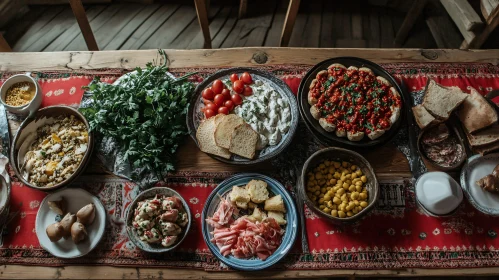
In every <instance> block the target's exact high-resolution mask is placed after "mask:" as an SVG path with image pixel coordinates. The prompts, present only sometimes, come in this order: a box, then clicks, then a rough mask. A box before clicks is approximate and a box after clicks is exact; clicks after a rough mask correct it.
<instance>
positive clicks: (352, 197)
mask: <svg viewBox="0 0 499 280" xmlns="http://www.w3.org/2000/svg"><path fill="white" fill-rule="evenodd" d="M350 198H351V199H352V200H356V199H357V198H359V193H358V192H353V193H352V194H351V195H350Z"/></svg>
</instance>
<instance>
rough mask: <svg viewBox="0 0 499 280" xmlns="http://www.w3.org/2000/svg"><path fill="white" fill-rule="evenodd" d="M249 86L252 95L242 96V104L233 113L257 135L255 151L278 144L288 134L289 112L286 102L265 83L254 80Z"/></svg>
mask: <svg viewBox="0 0 499 280" xmlns="http://www.w3.org/2000/svg"><path fill="white" fill-rule="evenodd" d="M229 82H230V81H229ZM250 86H251V89H252V90H253V94H252V95H251V96H242V98H243V104H241V105H240V106H237V107H236V108H234V113H235V114H236V115H238V116H240V117H241V118H243V119H244V120H245V121H246V122H247V123H248V124H249V125H250V126H251V127H252V128H253V130H255V131H256V132H257V133H258V134H259V136H260V139H259V141H258V144H257V149H258V150H261V149H264V148H265V147H266V146H267V145H270V146H273V145H277V144H279V142H280V141H281V139H282V137H283V135H284V134H286V133H287V132H288V130H289V127H290V126H291V110H290V108H289V104H288V102H287V101H286V100H284V99H283V98H282V96H281V95H280V94H279V93H278V92H277V91H276V90H275V89H274V88H272V87H271V86H270V85H268V84H267V83H264V82H263V81H261V80H255V81H254V83H253V84H251V85H250Z"/></svg>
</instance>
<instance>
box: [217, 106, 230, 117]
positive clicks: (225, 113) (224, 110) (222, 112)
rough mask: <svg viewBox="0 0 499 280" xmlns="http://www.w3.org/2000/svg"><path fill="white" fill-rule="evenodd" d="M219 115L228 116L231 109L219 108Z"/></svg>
mask: <svg viewBox="0 0 499 280" xmlns="http://www.w3.org/2000/svg"><path fill="white" fill-rule="evenodd" d="M218 113H219V114H224V115H228V114H229V108H227V107H223V106H222V107H220V108H218Z"/></svg>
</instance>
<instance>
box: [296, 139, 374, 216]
mask: <svg viewBox="0 0 499 280" xmlns="http://www.w3.org/2000/svg"><path fill="white" fill-rule="evenodd" d="M299 191H300V195H301V196H302V197H303V200H304V202H305V203H306V204H307V206H308V207H309V208H310V209H312V210H314V211H315V212H316V213H317V214H318V215H320V216H321V217H325V218H327V219H328V220H330V221H331V222H333V223H336V224H343V223H351V222H354V221H357V220H359V219H360V218H361V217H362V216H364V215H365V214H367V212H369V211H370V210H371V209H372V208H373V207H374V205H375V204H376V201H377V200H378V197H379V184H378V180H377V179H376V175H375V174H374V170H373V169H372V167H371V165H370V164H369V162H368V161H367V160H366V159H365V158H364V157H363V156H361V155H360V154H358V153H356V152H353V151H350V150H347V149H342V148H326V149H322V150H319V151H317V152H316V153H315V154H313V155H312V156H310V158H308V160H307V161H306V162H305V164H304V166H303V169H302V176H301V179H300V182H299Z"/></svg>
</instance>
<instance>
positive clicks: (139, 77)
mask: <svg viewBox="0 0 499 280" xmlns="http://www.w3.org/2000/svg"><path fill="white" fill-rule="evenodd" d="M161 54H163V55H164V53H161ZM165 61H166V59H165ZM136 71H137V72H136V73H134V74H131V75H129V76H127V77H124V78H123V79H122V80H120V83H119V84H118V85H111V84H107V83H102V82H100V80H99V78H96V79H95V80H94V82H93V83H92V84H91V85H89V86H88V87H87V89H88V90H89V91H90V92H92V94H93V96H92V99H93V105H92V107H90V108H84V109H81V110H82V112H83V114H84V115H85V117H86V118H87V119H88V121H89V123H90V129H91V130H93V131H97V132H98V133H100V134H102V135H105V136H111V137H113V138H114V139H115V140H116V141H117V142H118V144H119V145H120V148H121V152H122V153H123V155H124V158H125V160H127V161H128V162H130V164H131V165H132V166H133V167H135V168H143V167H145V168H147V169H149V170H151V171H152V172H154V174H155V175H156V177H157V178H158V179H159V180H161V179H163V176H164V174H166V172H168V171H173V170H174V160H175V152H176V150H177V148H178V145H179V143H180V141H181V140H182V138H183V137H184V135H186V134H187V127H186V123H185V117H186V114H187V108H188V106H189V100H190V97H191V94H192V92H193V91H194V85H193V84H192V83H191V82H188V81H187V77H188V75H187V76H184V77H181V78H179V79H176V80H175V79H173V78H171V77H170V76H168V73H167V71H168V68H167V67H166V65H161V66H155V65H153V64H152V63H148V64H147V67H146V68H145V69H140V68H137V69H136ZM139 175H140V174H136V173H134V174H133V176H134V178H133V179H137V178H138V177H139Z"/></svg>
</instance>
